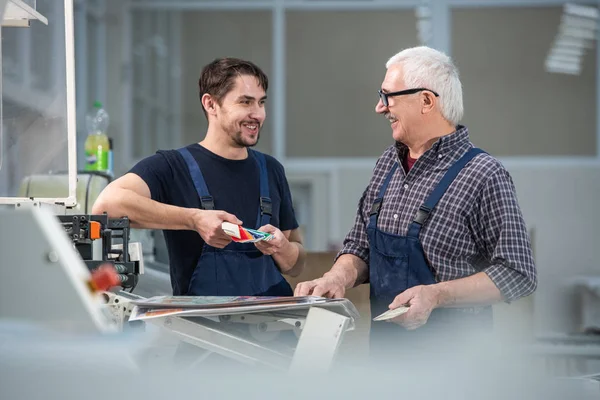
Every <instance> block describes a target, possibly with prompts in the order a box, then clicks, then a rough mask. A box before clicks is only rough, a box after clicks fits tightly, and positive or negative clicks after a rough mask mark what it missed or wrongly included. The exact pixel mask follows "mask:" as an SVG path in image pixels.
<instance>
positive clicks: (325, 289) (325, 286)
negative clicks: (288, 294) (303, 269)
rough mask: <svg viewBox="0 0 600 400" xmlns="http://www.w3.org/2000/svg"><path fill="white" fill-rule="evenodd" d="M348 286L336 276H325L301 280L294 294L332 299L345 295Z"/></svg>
mask: <svg viewBox="0 0 600 400" xmlns="http://www.w3.org/2000/svg"><path fill="white" fill-rule="evenodd" d="M345 292H346V288H345V287H344V285H343V284H342V283H341V282H340V281H339V280H338V279H335V278H334V277H328V276H323V277H322V278H318V279H314V280H312V281H307V282H301V283H299V284H298V285H297V286H296V290H295V291H294V296H322V297H329V298H332V299H340V298H342V297H344V293H345Z"/></svg>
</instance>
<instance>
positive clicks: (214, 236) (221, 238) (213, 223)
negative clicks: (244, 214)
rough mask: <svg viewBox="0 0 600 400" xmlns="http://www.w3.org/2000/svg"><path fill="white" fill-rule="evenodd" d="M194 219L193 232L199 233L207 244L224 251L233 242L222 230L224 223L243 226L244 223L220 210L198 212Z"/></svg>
mask: <svg viewBox="0 0 600 400" xmlns="http://www.w3.org/2000/svg"><path fill="white" fill-rule="evenodd" d="M197 211H198V212H196V213H195V214H194V217H193V218H192V225H193V230H195V231H196V232H198V233H199V234H200V236H201V237H202V239H204V242H206V244H208V245H210V246H213V247H216V248H219V249H222V248H223V247H225V246H227V245H228V244H229V243H230V242H231V237H230V236H229V235H227V234H226V233H225V232H224V231H223V229H222V228H221V224H222V223H223V222H231V223H232V224H237V225H241V224H242V221H240V220H239V219H237V217H236V216H235V215H233V214H229V213H227V212H225V211H218V210H197Z"/></svg>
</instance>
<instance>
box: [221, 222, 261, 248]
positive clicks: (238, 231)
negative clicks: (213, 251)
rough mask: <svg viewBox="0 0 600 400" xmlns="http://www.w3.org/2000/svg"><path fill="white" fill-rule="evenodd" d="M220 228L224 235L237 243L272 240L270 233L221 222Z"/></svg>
mask: <svg viewBox="0 0 600 400" xmlns="http://www.w3.org/2000/svg"><path fill="white" fill-rule="evenodd" d="M221 228H222V229H223V231H224V232H225V233H226V234H228V235H229V236H231V240H233V241H234V242H238V243H256V242H260V241H263V240H264V241H269V240H271V239H273V235H272V234H270V233H267V232H260V231H257V230H256V229H250V228H244V227H243V226H239V225H236V224H232V223H231V222H223V223H222V224H221Z"/></svg>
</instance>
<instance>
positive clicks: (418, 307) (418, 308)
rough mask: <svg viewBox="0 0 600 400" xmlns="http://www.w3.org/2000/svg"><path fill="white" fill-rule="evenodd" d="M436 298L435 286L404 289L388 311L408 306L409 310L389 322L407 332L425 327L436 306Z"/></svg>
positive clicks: (437, 301)
mask: <svg viewBox="0 0 600 400" xmlns="http://www.w3.org/2000/svg"><path fill="white" fill-rule="evenodd" d="M438 297H439V295H438V289H437V287H436V286H435V285H421V286H414V287H412V288H410V289H406V290H405V291H404V292H402V293H400V294H399V295H398V296H396V298H395V299H394V301H393V302H392V304H390V309H391V310H393V309H395V308H398V307H400V306H408V307H409V309H408V311H407V312H405V313H404V314H402V315H399V316H397V317H396V318H394V319H391V320H390V321H391V322H394V323H396V324H398V325H401V326H403V327H405V328H406V329H408V330H413V329H417V328H419V327H420V326H423V325H425V323H426V322H427V320H428V319H429V315H431V312H432V311H433V309H434V308H436V307H437V306H438V304H439V300H438Z"/></svg>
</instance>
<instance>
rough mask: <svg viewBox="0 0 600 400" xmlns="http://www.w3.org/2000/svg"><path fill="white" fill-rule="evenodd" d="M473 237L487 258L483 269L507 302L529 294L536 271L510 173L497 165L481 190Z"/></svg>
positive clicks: (535, 280) (532, 288) (535, 284)
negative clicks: (497, 167) (486, 265)
mask: <svg viewBox="0 0 600 400" xmlns="http://www.w3.org/2000/svg"><path fill="white" fill-rule="evenodd" d="M473 230H474V236H475V240H476V242H477V244H478V246H479V247H480V248H481V251H482V253H483V254H484V255H485V256H486V258H487V259H488V260H489V262H490V264H491V265H490V266H489V267H487V268H486V269H484V272H485V273H486V274H487V275H488V276H489V277H490V279H491V280H492V281H493V282H494V284H495V285H496V286H497V287H498V289H499V290H500V292H501V293H502V295H503V297H504V300H505V301H507V302H510V301H514V300H516V299H518V298H520V297H524V296H528V295H530V294H531V293H533V292H534V291H535V289H536V287H537V274H536V268H535V263H534V260H533V252H532V250H531V242H530V238H529V234H528V232H527V226H526V224H525V220H524V218H523V215H522V213H521V209H520V207H519V204H518V201H517V195H516V190H515V187H514V184H513V181H512V179H511V177H510V175H509V173H508V172H507V171H506V170H505V169H503V168H502V169H499V170H498V171H496V172H494V174H493V175H492V176H490V177H489V178H488V180H487V181H486V183H485V186H484V188H483V191H482V192H481V196H480V199H479V204H478V207H477V212H476V215H475V218H474V222H473Z"/></svg>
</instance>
